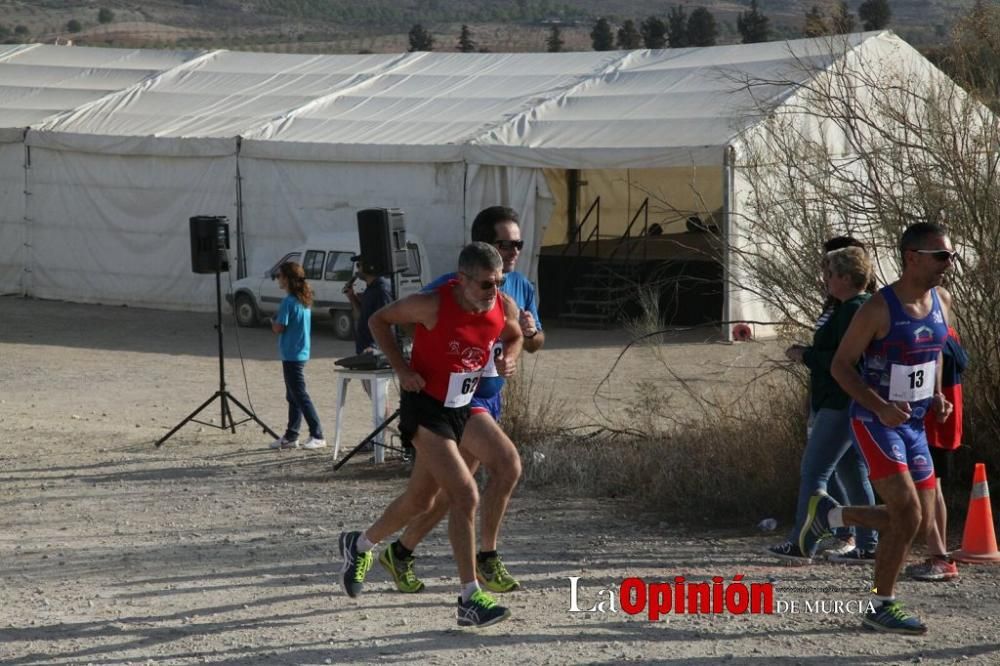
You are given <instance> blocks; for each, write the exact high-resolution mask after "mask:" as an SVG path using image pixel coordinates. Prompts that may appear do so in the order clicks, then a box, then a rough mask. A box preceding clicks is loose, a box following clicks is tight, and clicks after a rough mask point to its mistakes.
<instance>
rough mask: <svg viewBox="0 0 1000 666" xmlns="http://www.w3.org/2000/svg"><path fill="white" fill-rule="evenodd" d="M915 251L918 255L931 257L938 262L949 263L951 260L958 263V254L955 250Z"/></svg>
mask: <svg viewBox="0 0 1000 666" xmlns="http://www.w3.org/2000/svg"><path fill="white" fill-rule="evenodd" d="M913 251H914V252H916V253H917V254H927V255H930V256H932V257H934V258H935V259H937V260H938V261H942V262H944V261H948V260H949V259H951V260H952V261H954V262H957V261H958V252H956V251H955V250H913Z"/></svg>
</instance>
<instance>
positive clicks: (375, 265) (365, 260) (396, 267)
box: [358, 208, 409, 275]
mask: <svg viewBox="0 0 1000 666" xmlns="http://www.w3.org/2000/svg"><path fill="white" fill-rule="evenodd" d="M358 239H359V240H360V242H361V268H362V270H364V272H365V273H368V274H370V275H391V274H392V273H400V272H403V271H405V270H406V269H407V268H409V261H408V259H407V254H406V228H405V216H404V215H403V211H401V210H400V209H398V208H366V209H364V210H359V211H358Z"/></svg>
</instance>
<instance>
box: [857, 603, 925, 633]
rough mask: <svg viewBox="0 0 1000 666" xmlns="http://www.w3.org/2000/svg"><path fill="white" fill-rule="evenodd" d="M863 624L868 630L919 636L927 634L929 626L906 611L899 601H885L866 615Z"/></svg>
mask: <svg viewBox="0 0 1000 666" xmlns="http://www.w3.org/2000/svg"><path fill="white" fill-rule="evenodd" d="M861 624H862V625H863V626H864V627H865V628H866V629H871V630H873V631H884V632H887V633H891V634H909V635H911V636H919V635H921V634H926V633H927V625H925V624H924V623H923V622H921V621H920V620H918V619H917V618H916V617H914V616H912V615H910V614H909V613H907V612H906V611H904V610H903V606H902V604H900V603H899V602H898V601H883V602H882V605H881V606H879V607H877V608H876V609H875V610H874V611H869V612H867V613H865V619H864V620H862V621H861Z"/></svg>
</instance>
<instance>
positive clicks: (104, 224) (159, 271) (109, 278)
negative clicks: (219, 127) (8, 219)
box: [26, 148, 236, 309]
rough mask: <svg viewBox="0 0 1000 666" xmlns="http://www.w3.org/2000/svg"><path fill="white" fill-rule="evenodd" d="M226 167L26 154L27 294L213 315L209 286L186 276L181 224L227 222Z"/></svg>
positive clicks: (231, 174)
mask: <svg viewBox="0 0 1000 666" xmlns="http://www.w3.org/2000/svg"><path fill="white" fill-rule="evenodd" d="M235 166H236V162H235V160H233V159H232V158H205V157H201V158H190V157H189V158H165V157H122V156H116V155H95V154H92V153H74V152H68V151H54V150H47V149H44V148H32V149H31V170H30V175H29V179H28V189H29V192H30V194H29V197H28V201H29V206H28V211H27V217H28V219H29V220H30V225H29V230H28V234H29V238H30V252H29V253H28V256H27V257H26V265H27V267H28V270H29V271H30V275H31V290H30V291H31V294H32V295H33V296H37V297H40V298H56V299H66V300H73V301H78V302H99V303H114V304H119V303H121V304H130V305H142V306H147V307H162V308H168V309H170V308H180V309H183V308H196V309H210V308H214V306H215V286H214V281H211V280H206V279H205V276H202V275H196V274H194V273H192V271H191V261H190V257H191V250H190V235H189V229H188V218H189V217H191V216H193V215H199V214H205V215H226V216H228V217H229V218H230V219H231V220H232V219H235V216H236V207H235V183H236V170H235ZM137 192H141V196H136V193H137Z"/></svg>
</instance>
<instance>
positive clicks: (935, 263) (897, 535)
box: [799, 222, 957, 634]
mask: <svg viewBox="0 0 1000 666" xmlns="http://www.w3.org/2000/svg"><path fill="white" fill-rule="evenodd" d="M899 249H900V252H901V254H902V264H903V270H902V274H901V275H900V277H899V279H898V280H897V281H896V282H894V283H892V284H891V285H889V286H887V287H884V288H883V289H881V290H880V291H879V292H878V293H877V294H875V295H874V296H873V297H872V298H871V299H870V300H869V301H868V302H867V303H865V304H864V305H863V306H861V309H859V310H858V312H857V314H856V315H855V316H854V318H853V319H852V320H851V324H850V326H849V327H848V329H847V332H846V333H845V334H844V337H843V339H842V340H841V343H840V346H839V347H838V348H837V351H836V353H835V354H834V357H833V363H832V365H831V367H830V372H831V374H832V375H833V378H834V379H836V380H837V382H838V383H839V384H840V386H841V387H842V388H843V389H844V391H845V392H846V393H847V394H848V395H849V396H850V397H851V398H852V399H853V402H852V403H851V407H850V414H851V430H852V435H853V437H854V445H855V447H857V449H858V451H860V453H861V455H862V456H863V457H864V458H865V461H866V462H867V463H868V469H869V478H870V479H871V483H872V487H874V489H875V491H876V492H877V493H878V495H879V497H881V498H882V501H883V502H885V504H884V505H881V506H864V507H862V506H840V505H839V504H838V503H837V502H835V501H833V500H832V499H831V498H830V496H829V495H827V494H826V493H823V492H820V493H817V494H815V495H813V497H812V498H811V499H810V500H809V507H808V511H807V517H806V522H805V524H804V526H803V527H802V531H801V533H800V534H799V548H800V550H801V551H802V552H803V553H804V554H806V555H810V554H811V553H812V552H813V551H814V549H815V547H816V542H817V541H818V540H819V538H821V537H822V536H823V535H824V534H826V533H828V532H829V531H830V529H831V528H837V527H841V526H843V525H861V526H863V527H869V528H872V529H877V530H878V531H879V534H880V535H881V538H880V539H879V545H878V549H877V550H876V551H875V575H874V578H875V585H874V587H873V589H872V594H873V595H874V596H873V598H872V608H871V609H870V610H869V612H868V613H866V614H865V618H864V621H863V623H864V625H865V626H866V627H868V628H869V629H874V630H876V631H887V632H892V633H900V634H924V633H926V632H927V627H926V626H925V625H924V624H923V623H922V622H921V621H920V620H919V619H917V617H915V616H913V615H910V614H909V613H907V612H906V611H905V610H904V609H903V607H902V606H901V605H900V604H899V602H897V601H896V596H895V591H896V590H895V587H896V580H897V578H898V577H899V572H900V570H901V569H902V567H903V564H904V563H905V562H906V556H907V554H908V553H909V551H910V544H911V543H912V542H913V538H914V537H915V536H916V534H917V530H918V528H919V526H920V524H921V519H922V517H923V518H924V519H925V520H928V521H932V520H933V517H934V507H935V503H936V499H937V498H936V489H937V483H936V479H935V474H934V464H933V462H932V459H931V455H930V452H929V451H928V448H927V435H926V433H925V431H924V417H925V415H926V414H927V413H928V412H931V413H933V414H935V415H936V417H937V419H938V421H940V422H944V421H946V420H947V419H948V416H949V415H950V413H951V410H952V404H951V402H950V401H949V400H948V399H947V398H946V397H945V395H944V393H943V392H942V377H941V350H942V347H943V346H944V342H945V339H946V338H947V335H948V319H949V315H950V312H949V311H950V309H951V296H950V295H949V294H948V292H947V291H945V290H944V289H942V288H941V286H940V285H941V282H942V281H943V280H944V276H945V274H946V273H947V272H948V271H949V270H950V269H951V268H952V266H953V265H954V263H955V261H956V260H957V254H956V252H955V251H954V249H953V247H952V244H951V240H949V238H948V235H947V233H946V232H945V230H944V229H943V228H942V227H940V226H938V225H936V224H932V223H928V222H920V223H917V224H913V225H910V226H909V227H907V229H906V231H904V232H903V235H902V237H900V240H899ZM859 359H863V364H862V371H861V372H860V373H859V372H858V370H857V363H858V360H859Z"/></svg>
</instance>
